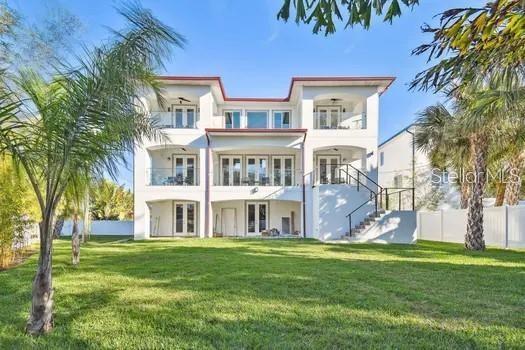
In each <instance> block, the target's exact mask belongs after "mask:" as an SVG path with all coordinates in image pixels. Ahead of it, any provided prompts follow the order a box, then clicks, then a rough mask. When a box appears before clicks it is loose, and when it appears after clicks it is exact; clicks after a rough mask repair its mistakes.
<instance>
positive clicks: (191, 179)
mask: <svg viewBox="0 0 525 350" xmlns="http://www.w3.org/2000/svg"><path fill="white" fill-rule="evenodd" d="M146 179H147V185H148V186H198V185H199V168H197V167H175V168H173V169H172V168H150V169H147V172H146Z"/></svg>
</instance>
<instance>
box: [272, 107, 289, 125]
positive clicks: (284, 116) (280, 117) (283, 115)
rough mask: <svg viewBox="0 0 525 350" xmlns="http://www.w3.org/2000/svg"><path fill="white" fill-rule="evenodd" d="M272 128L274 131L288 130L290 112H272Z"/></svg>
mask: <svg viewBox="0 0 525 350" xmlns="http://www.w3.org/2000/svg"><path fill="white" fill-rule="evenodd" d="M273 127H274V128H275V129H289V128H290V111H274V112H273Z"/></svg>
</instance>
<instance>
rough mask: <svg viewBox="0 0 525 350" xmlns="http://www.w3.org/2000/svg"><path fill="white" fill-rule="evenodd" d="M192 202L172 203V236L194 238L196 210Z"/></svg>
mask: <svg viewBox="0 0 525 350" xmlns="http://www.w3.org/2000/svg"><path fill="white" fill-rule="evenodd" d="M195 207H196V206H195V203H193V202H173V235H174V236H194V235H195V231H196V230H195V226H196V225H195V223H196V208H195Z"/></svg>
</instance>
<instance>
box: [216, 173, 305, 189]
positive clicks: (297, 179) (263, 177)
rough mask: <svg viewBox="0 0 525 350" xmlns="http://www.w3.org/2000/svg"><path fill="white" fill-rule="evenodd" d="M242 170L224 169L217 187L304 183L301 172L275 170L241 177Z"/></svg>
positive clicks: (217, 181) (280, 185)
mask: <svg viewBox="0 0 525 350" xmlns="http://www.w3.org/2000/svg"><path fill="white" fill-rule="evenodd" d="M241 174H242V172H241V171H240V169H228V170H227V169H223V170H222V172H221V174H220V179H216V181H215V182H214V185H215V186H250V187H255V186H263V187H266V186H277V187H285V186H298V185H302V183H303V180H302V178H303V175H302V171H301V170H273V171H264V172H259V173H255V172H254V173H248V174H247V175H246V176H241Z"/></svg>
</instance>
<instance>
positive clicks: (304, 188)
mask: <svg viewBox="0 0 525 350" xmlns="http://www.w3.org/2000/svg"><path fill="white" fill-rule="evenodd" d="M305 141H306V133H305V134H304V137H303V142H302V143H301V158H302V159H301V160H302V163H303V164H302V167H303V174H302V175H303V202H302V206H303V238H306V185H305V184H304V179H305V174H304V167H305V157H304V142H305Z"/></svg>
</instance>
